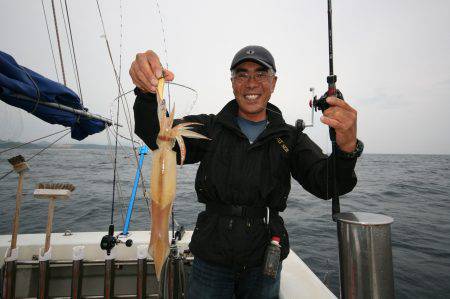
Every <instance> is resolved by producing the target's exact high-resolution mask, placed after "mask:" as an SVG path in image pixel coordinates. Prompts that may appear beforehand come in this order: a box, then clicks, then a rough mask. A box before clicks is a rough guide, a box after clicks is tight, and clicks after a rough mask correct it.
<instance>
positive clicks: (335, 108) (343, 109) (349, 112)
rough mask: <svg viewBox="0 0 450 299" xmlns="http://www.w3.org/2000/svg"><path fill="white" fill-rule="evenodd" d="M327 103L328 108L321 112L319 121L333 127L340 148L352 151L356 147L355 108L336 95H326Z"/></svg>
mask: <svg viewBox="0 0 450 299" xmlns="http://www.w3.org/2000/svg"><path fill="white" fill-rule="evenodd" d="M327 103H328V104H329V105H330V108H328V109H326V110H325V111H324V112H323V115H322V116H321V117H320V120H321V122H323V123H324V124H326V125H328V126H330V127H332V128H334V130H335V131H336V143H337V145H338V146H339V149H340V150H342V151H344V152H348V153H350V152H353V151H354V150H355V148H356V119H357V112H356V110H355V109H353V108H352V107H351V106H350V105H349V104H347V103H346V102H344V101H343V100H341V99H338V98H336V97H328V98H327Z"/></svg>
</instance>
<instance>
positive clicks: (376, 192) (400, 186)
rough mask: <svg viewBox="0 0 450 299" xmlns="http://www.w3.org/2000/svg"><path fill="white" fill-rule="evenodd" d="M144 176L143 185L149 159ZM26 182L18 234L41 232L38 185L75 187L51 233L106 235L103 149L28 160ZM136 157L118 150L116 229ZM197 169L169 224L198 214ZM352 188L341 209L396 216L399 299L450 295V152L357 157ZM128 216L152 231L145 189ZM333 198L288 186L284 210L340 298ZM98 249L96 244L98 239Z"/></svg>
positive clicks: (2, 196) (28, 152) (7, 194)
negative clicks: (353, 187)
mask: <svg viewBox="0 0 450 299" xmlns="http://www.w3.org/2000/svg"><path fill="white" fill-rule="evenodd" d="M37 151H38V150H35V149H22V150H20V149H18V150H15V151H11V152H8V153H5V154H2V155H1V156H0V177H1V176H2V175H3V174H4V173H6V172H7V171H9V170H10V169H11V166H10V165H9V163H8V162H7V158H9V157H12V156H14V155H16V154H19V153H20V154H22V155H24V156H25V158H28V157H31V156H32V155H33V154H34V153H36V152H37ZM150 158H151V157H150V156H148V157H147V158H146V161H145V163H144V167H143V173H144V175H145V177H146V181H145V185H146V187H147V188H148V186H149V182H148V177H149V176H148V174H149V172H150V160H151V159H150ZM29 165H30V171H29V172H28V173H27V176H26V179H25V181H24V199H23V204H22V210H21V217H20V233H43V232H45V226H46V219H47V218H46V217H47V216H46V215H47V206H48V203H47V202H46V201H45V200H41V199H34V198H33V196H32V193H33V190H34V188H35V185H36V184H37V183H39V182H68V183H72V184H74V185H75V186H76V190H75V191H74V192H73V194H72V196H71V198H70V199H69V200H65V201H60V202H57V203H56V209H55V216H54V224H53V231H54V232H64V231H65V230H67V229H69V230H71V231H105V232H106V231H107V229H108V224H109V222H110V216H111V208H112V193H113V192H112V181H113V168H112V164H111V156H110V153H109V152H107V151H105V150H101V149H82V150H78V149H49V150H47V151H45V152H43V153H42V154H41V155H39V156H37V157H35V158H34V159H33V160H31V161H30V162H29ZM135 165H136V164H135V158H134V156H130V155H129V152H125V151H123V150H119V153H118V166H117V169H118V181H119V182H120V187H121V188H120V189H121V190H120V192H119V191H116V196H115V203H114V204H115V205H114V211H115V213H114V218H115V224H116V230H121V229H122V228H123V218H124V217H125V214H126V209H127V204H128V200H129V196H130V194H131V188H132V186H133V180H134V175H135V171H136V166H135ZM196 170H197V165H185V166H183V167H182V168H181V169H179V171H178V183H177V198H176V201H175V204H174V212H175V219H176V221H177V222H178V223H179V224H181V225H184V226H185V227H186V229H188V230H189V229H193V227H194V224H195V219H196V215H197V213H198V212H199V211H202V210H203V209H204V206H203V205H202V204H199V203H198V202H197V201H196V195H195V190H194V180H195V172H196ZM356 172H357V175H358V185H357V186H356V187H355V189H354V190H353V192H351V193H350V194H348V195H346V196H342V197H341V210H342V211H364V212H371V213H381V214H385V215H388V216H391V217H393V218H394V221H395V222H394V223H393V224H392V249H393V259H394V260H393V261H394V277H395V288H396V297H397V298H450V283H449V282H450V156H448V155H447V156H445V155H443V156H436V155H370V154H365V155H363V156H362V157H361V158H360V159H359V161H358V164H357V169H356ZM16 188H17V175H16V174H14V173H12V174H10V175H9V176H7V177H6V178H4V179H3V180H1V181H0V205H1V206H0V234H9V233H10V232H11V222H12V216H13V213H14V206H15V192H16ZM137 194H138V200H137V201H136V203H135V209H134V210H133V216H132V222H131V224H130V230H148V229H149V228H150V221H149V214H148V209H147V203H146V201H145V200H143V199H142V198H143V196H142V194H143V193H142V190H139V191H138V193H137ZM330 214H331V201H323V200H320V199H317V198H315V197H314V196H312V195H310V194H308V193H307V192H306V191H304V190H303V189H302V188H301V186H300V185H299V184H298V183H297V182H295V181H292V190H291V193H290V196H289V200H288V208H287V209H286V211H284V212H283V213H282V216H283V217H284V219H285V222H286V225H287V228H288V232H289V235H290V241H291V247H292V249H293V250H294V251H295V252H296V253H297V254H298V255H299V256H300V257H301V258H302V259H303V260H304V261H305V262H306V264H307V265H308V266H309V267H310V268H311V269H312V270H313V271H314V273H315V274H316V275H317V276H318V277H319V278H320V279H321V280H324V281H325V282H326V284H327V285H328V287H329V288H330V289H331V290H332V291H333V293H335V294H336V295H338V294H339V265H338V246H337V233H336V224H335V223H334V222H333V221H332V220H331V215H330ZM99 244H100V240H99Z"/></svg>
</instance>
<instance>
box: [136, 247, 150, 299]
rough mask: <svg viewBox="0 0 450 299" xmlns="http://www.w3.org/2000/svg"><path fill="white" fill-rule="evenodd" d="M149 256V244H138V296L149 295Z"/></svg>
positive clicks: (144, 296)
mask: <svg viewBox="0 0 450 299" xmlns="http://www.w3.org/2000/svg"><path fill="white" fill-rule="evenodd" d="M147 257H148V246H147V245H138V247H137V279H136V282H137V286H136V290H137V294H136V295H137V298H141V299H142V298H146V297H147Z"/></svg>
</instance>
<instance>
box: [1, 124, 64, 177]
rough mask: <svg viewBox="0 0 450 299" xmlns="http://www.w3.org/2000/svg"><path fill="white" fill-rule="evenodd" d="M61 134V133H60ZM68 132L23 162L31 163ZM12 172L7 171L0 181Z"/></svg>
mask: <svg viewBox="0 0 450 299" xmlns="http://www.w3.org/2000/svg"><path fill="white" fill-rule="evenodd" d="M61 132H62V131H61ZM69 133H70V132H67V133H66V134H64V135H62V136H61V137H59V138H58V139H56V140H55V141H53V142H52V143H50V144H49V145H47V146H46V147H44V148H43V149H41V150H39V151H38V152H37V153H36V154H34V155H33V156H31V158H29V159H27V160H25V162H29V161H31V160H32V159H33V158H34V157H36V156H37V155H40V154H41V153H42V152H44V151H45V150H47V149H49V148H50V147H52V146H53V145H54V144H55V143H57V142H58V141H60V140H61V139H63V138H64V137H66V136H67V135H68V134H69ZM53 135H54V134H53ZM13 171H14V169H12V170H10V171H8V172H7V173H5V174H4V175H2V176H1V177H0V181H1V180H2V179H4V178H5V177H7V176H8V175H9V174H11V173H12V172H13Z"/></svg>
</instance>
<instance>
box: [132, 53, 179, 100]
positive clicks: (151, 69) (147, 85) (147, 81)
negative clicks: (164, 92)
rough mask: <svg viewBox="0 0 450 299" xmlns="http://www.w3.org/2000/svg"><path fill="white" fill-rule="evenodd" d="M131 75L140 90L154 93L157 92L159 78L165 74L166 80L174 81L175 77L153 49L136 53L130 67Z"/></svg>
mask: <svg viewBox="0 0 450 299" xmlns="http://www.w3.org/2000/svg"><path fill="white" fill-rule="evenodd" d="M130 76H131V79H132V80H133V83H134V84H135V85H136V86H137V87H138V88H139V89H140V90H142V91H143V92H152V93H155V92H156V87H157V86H158V79H160V78H161V77H163V76H164V79H166V81H172V80H173V78H174V74H173V73H172V72H171V71H169V70H165V69H164V68H163V67H162V65H161V62H160V61H159V57H158V55H156V53H155V52H153V51H151V50H148V51H146V52H145V53H138V54H137V55H136V59H135V60H134V61H133V63H132V64H131V67H130Z"/></svg>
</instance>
